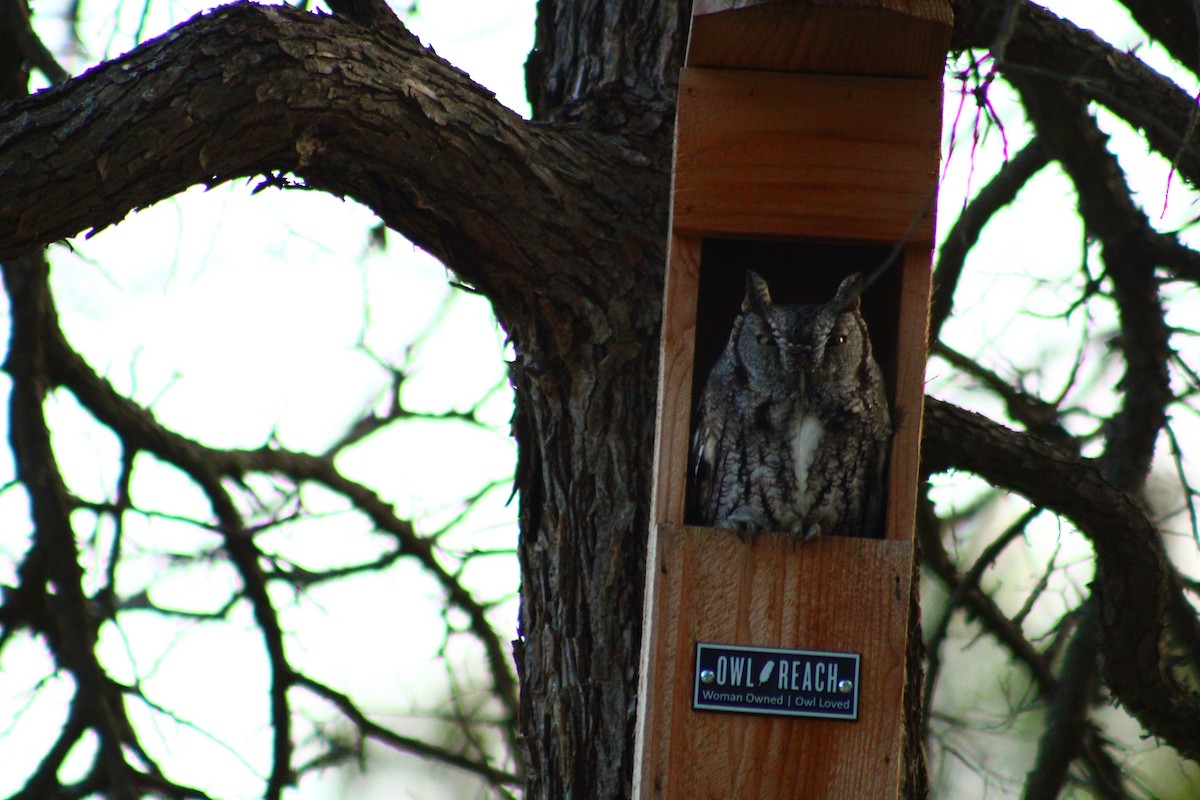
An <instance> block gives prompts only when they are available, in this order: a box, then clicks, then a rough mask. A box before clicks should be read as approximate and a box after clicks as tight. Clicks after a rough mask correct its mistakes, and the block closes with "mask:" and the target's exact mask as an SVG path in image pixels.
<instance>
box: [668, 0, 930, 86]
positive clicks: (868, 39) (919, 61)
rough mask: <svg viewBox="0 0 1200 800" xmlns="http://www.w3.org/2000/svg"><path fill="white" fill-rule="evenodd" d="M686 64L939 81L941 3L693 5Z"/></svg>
mask: <svg viewBox="0 0 1200 800" xmlns="http://www.w3.org/2000/svg"><path fill="white" fill-rule="evenodd" d="M692 13H693V15H694V16H693V18H692V30H691V37H690V38H689V40H688V53H687V60H686V65H687V66H689V67H724V68H731V69H767V70H777V71H780V72H810V73H825V74H839V75H879V76H887V77H897V78H901V77H911V78H918V77H926V78H940V77H941V75H942V70H943V69H944V68H945V63H946V49H947V47H948V46H949V43H950V32H951V26H952V24H953V17H952V16H951V13H950V8H949V6H948V5H947V4H946V3H945V0H824V2H821V3H811V2H810V3H804V4H800V3H795V2H793V3H783V2H777V1H776V2H769V3H764V2H762V0H696V2H695V4H694V5H693V8H692Z"/></svg>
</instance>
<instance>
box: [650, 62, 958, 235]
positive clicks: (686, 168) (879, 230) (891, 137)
mask: <svg viewBox="0 0 1200 800" xmlns="http://www.w3.org/2000/svg"><path fill="white" fill-rule="evenodd" d="M941 101H942V84H941V81H940V80H909V79H899V78H893V79H887V78H854V77H841V76H828V75H792V74H784V73H773V72H753V73H751V72H734V71H732V70H707V69H685V70H683V71H682V72H681V73H680V96H679V116H678V122H677V128H676V155H675V185H674V195H673V223H674V231H675V233H684V232H686V233H694V234H715V235H727V236H738V235H755V236H785V237H813V238H821V239H825V240H830V239H835V240H837V239H841V240H851V241H858V242H897V241H905V240H909V241H916V242H922V243H932V242H933V215H932V213H931V211H932V207H933V197H934V192H935V190H936V187H937V177H938V166H939V159H940V149H939V148H940V142H939V137H940V131H941ZM884 111H886V113H884Z"/></svg>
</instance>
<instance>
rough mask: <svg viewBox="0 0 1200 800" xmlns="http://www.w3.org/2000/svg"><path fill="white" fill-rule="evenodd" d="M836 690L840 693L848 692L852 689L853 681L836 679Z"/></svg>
mask: <svg viewBox="0 0 1200 800" xmlns="http://www.w3.org/2000/svg"><path fill="white" fill-rule="evenodd" d="M838 691H839V692H840V693H842V694H850V693H851V692H853V691H854V681H850V680H840V681H838Z"/></svg>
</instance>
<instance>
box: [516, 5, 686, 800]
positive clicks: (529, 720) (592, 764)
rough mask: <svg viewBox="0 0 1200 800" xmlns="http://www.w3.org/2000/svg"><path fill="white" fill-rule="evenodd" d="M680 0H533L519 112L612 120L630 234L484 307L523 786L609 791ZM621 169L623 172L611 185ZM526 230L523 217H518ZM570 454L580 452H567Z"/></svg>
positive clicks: (625, 749) (626, 740)
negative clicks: (512, 297) (505, 481)
mask: <svg viewBox="0 0 1200 800" xmlns="http://www.w3.org/2000/svg"><path fill="white" fill-rule="evenodd" d="M690 13H691V10H690V6H689V4H688V3H686V2H685V3H679V4H676V3H674V2H671V1H670V0H662V1H661V2H641V1H640V0H624V1H623V2H599V1H598V0H590V1H589V2H582V3H559V2H554V1H553V0H542V2H539V3H538V22H537V38H536V42H535V45H534V51H533V53H531V54H530V59H529V62H528V63H527V73H528V75H527V81H528V85H529V93H530V99H531V102H532V105H533V108H534V115H535V118H536V119H539V120H545V121H552V122H559V123H567V124H580V125H583V126H585V127H587V128H588V129H590V130H593V131H595V130H604V131H606V132H622V131H623V132H625V133H626V134H628V135H629V142H630V146H631V147H636V148H638V150H639V155H640V156H641V157H643V158H645V159H648V161H649V163H650V164H651V165H652V169H651V170H648V171H646V172H644V173H642V175H643V177H642V179H643V180H645V181H646V185H645V186H644V187H643V191H641V192H639V194H641V195H642V196H644V197H647V198H648V201H649V202H648V204H647V206H646V207H644V208H639V209H630V212H631V213H633V214H636V215H639V216H640V217H641V218H642V219H644V220H649V221H650V224H649V225H648V226H647V234H648V235H647V236H646V237H645V238H640V239H630V240H627V241H626V242H623V243H622V247H620V248H617V249H611V250H608V252H607V254H603V253H601V252H599V251H598V250H597V249H594V248H592V247H591V246H590V243H589V242H580V243H579V250H578V253H577V256H578V261H579V266H580V268H581V269H582V270H583V271H584V272H583V275H584V276H585V278H586V283H580V284H574V283H554V284H551V285H549V286H547V287H545V288H544V289H543V290H541V292H540V293H541V294H542V295H543V296H544V298H545V303H544V308H543V309H542V310H541V311H539V312H536V313H533V314H530V313H528V312H527V311H526V310H522V311H520V312H518V313H509V311H508V309H506V308H505V307H504V306H503V304H497V306H496V311H497V314H498V316H499V317H500V319H501V321H502V323H503V324H504V325H505V328H506V330H507V331H508V333H509V335H510V336H511V337H512V339H513V342H514V344H515V348H516V352H517V359H516V362H515V363H514V364H513V366H512V381H513V386H514V388H515V390H516V404H517V408H516V414H515V416H514V419H513V432H514V434H515V435H516V438H517V443H518V468H517V486H518V487H519V489H520V492H521V510H520V524H521V542H520V559H521V573H522V580H523V583H522V588H521V620H520V634H521V637H522V638H521V641H520V642H518V643H517V648H516V656H517V664H518V670H519V672H520V675H521V681H522V687H521V714H522V720H521V732H522V734H523V736H524V741H525V746H526V751H527V756H528V765H527V766H528V770H529V784H528V790H527V797H529V798H546V799H547V800H551V799H552V798H553V799H554V800H560V799H561V798H582V797H594V798H619V797H627V796H628V795H629V792H630V786H631V783H632V777H633V735H634V723H635V719H636V710H637V671H638V658H639V648H640V644H641V627H642V589H643V577H644V570H645V554H646V536H647V532H648V523H649V498H650V483H651V452H652V449H653V440H654V419H655V414H654V407H655V396H656V391H657V385H658V336H659V322H660V320H659V311H660V305H661V301H662V276H663V270H664V266H665V261H666V258H665V245H666V234H667V207H668V200H669V168H670V163H671V141H672V136H671V134H672V130H673V124H674V101H675V97H674V95H675V85H676V80H677V76H678V70H679V66H680V64H681V63H682V54H683V48H684V46H685V45H686V34H687V20H688V19H690ZM627 189H628V187H625V189H624V190H626V191H627ZM535 235H536V234H535ZM585 466H586V468H585Z"/></svg>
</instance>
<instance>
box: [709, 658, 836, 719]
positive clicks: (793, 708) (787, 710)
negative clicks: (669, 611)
mask: <svg viewBox="0 0 1200 800" xmlns="http://www.w3.org/2000/svg"><path fill="white" fill-rule="evenodd" d="M859 658H860V657H859V655H858V653H826V652H821V651H817V650H779V649H774V648H769V647H741V646H738V645H729V644H707V643H704V642H698V643H697V644H696V674H695V679H694V682H693V685H694V689H693V692H692V708H694V709H697V710H703V711H734V712H741V713H743V714H779V715H782V716H789V717H823V718H826V719H842V720H856V719H858V685H859Z"/></svg>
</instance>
